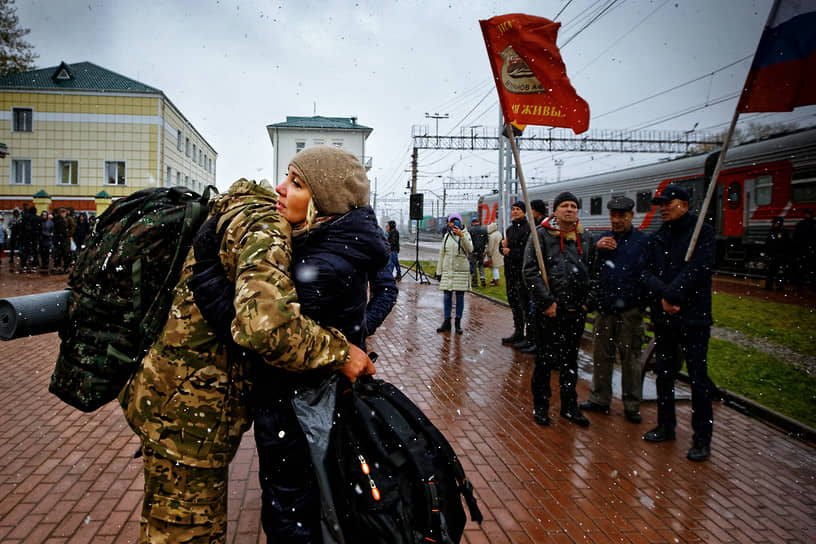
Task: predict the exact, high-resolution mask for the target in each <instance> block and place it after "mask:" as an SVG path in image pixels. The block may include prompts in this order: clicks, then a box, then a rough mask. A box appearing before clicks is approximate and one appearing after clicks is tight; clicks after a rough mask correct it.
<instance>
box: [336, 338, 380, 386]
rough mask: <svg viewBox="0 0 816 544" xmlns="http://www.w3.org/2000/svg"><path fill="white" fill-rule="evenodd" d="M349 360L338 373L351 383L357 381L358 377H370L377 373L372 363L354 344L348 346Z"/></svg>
mask: <svg viewBox="0 0 816 544" xmlns="http://www.w3.org/2000/svg"><path fill="white" fill-rule="evenodd" d="M349 347H350V348H351V349H350V351H349V360H348V362H347V363H346V366H344V367H343V368H341V369H340V372H341V373H342V374H343V375H344V376H345V377H346V378H348V379H349V381H350V382H351V383H354V382H355V381H357V378H359V377H360V376H371V375H374V374H376V373H377V369H376V368H374V363H372V362H371V359H369V358H368V355H367V354H366V352H365V351H363V350H361V349H360V348H358V347H357V346H355V345H354V344H349Z"/></svg>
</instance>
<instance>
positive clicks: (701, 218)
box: [686, 0, 779, 262]
mask: <svg viewBox="0 0 816 544" xmlns="http://www.w3.org/2000/svg"><path fill="white" fill-rule="evenodd" d="M778 9H779V0H774V3H773V5H772V6H771V11H770V13H768V20H767V22H766V23H765V30H763V32H762V35H763V36H764V35H765V31H767V30H768V28H769V27H770V25H771V22H772V21H773V20H774V17H775V16H776V12H777V10H778ZM761 41H762V38H761V37H760V43H761ZM754 60H756V53H754ZM752 68H753V66H752V67H751V68H749V69H748V75H747V76H745V83H744V84H743V86H742V92H741V93H740V97H739V100H738V101H737V107H736V108H734V117H732V118H731V125H730V126H729V127H728V133H727V134H726V135H725V141H724V142H723V146H722V149H721V150H720V156H719V157H717V166H716V167H715V168H714V173H713V174H711V183H709V184H708V189H707V190H706V196H705V199H704V200H703V204H702V207H701V209H700V216H699V217H698V218H697V224H696V225H694V233H693V234H692V235H691V241H689V247H688V250H687V251H686V262H689V260H691V254H692V253H694V248H695V246H696V245H697V239H698V238H699V237H700V231H701V230H702V229H703V222H704V221H705V216H706V214H707V213H708V206H709V204H710V203H711V197H712V196H713V194H714V189H715V188H716V187H717V180H718V179H719V177H720V170H721V169H722V165H723V163H724V162H725V153H726V152H727V151H728V147H729V146H730V145H731V137H732V136H733V135H734V128H735V127H736V126H737V118H738V117H739V114H740V110H741V109H742V101H743V99H744V98H745V95H746V93H747V92H748V89H750V88H751V86H752V84H753V81H754V76H755V72H754V70H753V69H752Z"/></svg>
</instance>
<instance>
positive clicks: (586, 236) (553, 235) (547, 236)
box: [524, 192, 598, 427]
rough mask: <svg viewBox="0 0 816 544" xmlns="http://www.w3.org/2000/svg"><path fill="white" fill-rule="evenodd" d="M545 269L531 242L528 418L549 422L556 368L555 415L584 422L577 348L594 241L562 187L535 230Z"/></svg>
mask: <svg viewBox="0 0 816 544" xmlns="http://www.w3.org/2000/svg"><path fill="white" fill-rule="evenodd" d="M536 232H537V236H538V240H539V242H540V244H541V253H542V257H543V258H544V266H545V269H546V274H547V283H545V282H544V279H543V278H542V275H541V269H540V267H539V264H538V258H537V256H536V252H535V247H534V245H533V243H532V240H531V242H530V243H528V244H527V248H526V249H525V252H524V280H525V285H526V286H527V288H528V289H529V290H530V296H531V297H532V299H533V302H534V303H535V307H536V327H537V328H538V329H539V333H538V345H537V350H536V359H535V370H534V371H533V379H532V383H531V386H532V391H533V417H534V419H535V421H536V423H538V424H539V425H549V424H550V416H549V408H550V397H551V396H552V392H551V390H550V374H551V373H552V371H553V370H558V371H559V372H558V373H559V376H558V382H559V386H560V393H561V417H563V418H565V419H567V420H569V421H572V422H573V423H575V424H577V425H580V426H582V427H586V426H587V425H589V420H588V419H587V418H586V417H584V415H583V414H582V413H581V412H580V410H579V409H578V395H577V393H576V391H575V384H576V382H577V381H578V348H579V345H580V342H581V336H582V334H583V332H584V323H585V322H586V314H587V311H588V310H592V309H594V307H595V305H596V297H597V292H598V270H597V263H596V249H595V241H594V240H593V238H592V235H591V234H590V233H589V231H587V230H585V229H584V227H583V225H581V224H580V223H579V221H578V198H577V197H576V196H575V195H574V194H572V193H569V192H563V193H561V194H559V195H558V196H557V197H555V200H554V201H553V215H552V216H550V217H548V218H547V219H546V220H545V221H544V222H543V223H542V224H541V225H540V226H538V227H537V229H536Z"/></svg>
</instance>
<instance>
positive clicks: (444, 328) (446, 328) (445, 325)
mask: <svg viewBox="0 0 816 544" xmlns="http://www.w3.org/2000/svg"><path fill="white" fill-rule="evenodd" d="M450 330H451V326H450V318H448V319H446V320H445V321H443V322H442V325H441V326H439V327H437V328H436V332H448V331H450Z"/></svg>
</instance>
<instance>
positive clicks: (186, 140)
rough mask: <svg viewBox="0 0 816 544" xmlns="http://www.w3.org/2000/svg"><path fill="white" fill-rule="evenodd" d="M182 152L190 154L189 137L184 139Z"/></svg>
mask: <svg viewBox="0 0 816 544" xmlns="http://www.w3.org/2000/svg"><path fill="white" fill-rule="evenodd" d="M184 154H185V155H187V156H188V157H189V156H190V138H185V139H184Z"/></svg>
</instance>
